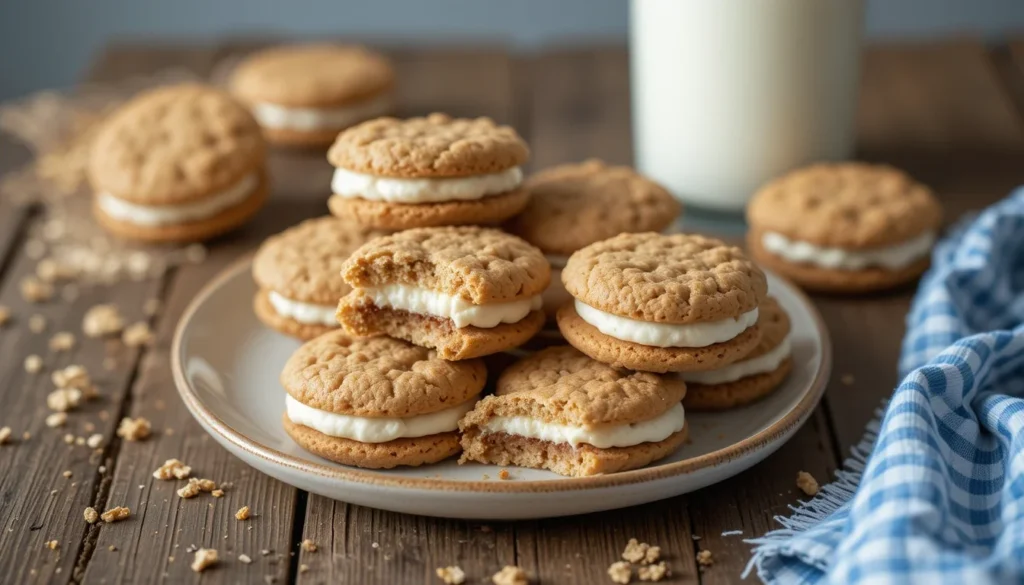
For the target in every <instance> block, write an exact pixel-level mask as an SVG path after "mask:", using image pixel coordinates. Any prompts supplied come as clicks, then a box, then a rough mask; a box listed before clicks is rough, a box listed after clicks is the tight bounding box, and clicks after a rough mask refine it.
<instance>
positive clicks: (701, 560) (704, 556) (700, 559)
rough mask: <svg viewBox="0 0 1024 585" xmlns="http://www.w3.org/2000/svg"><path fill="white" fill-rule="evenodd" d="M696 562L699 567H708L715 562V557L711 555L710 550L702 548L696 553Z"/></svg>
mask: <svg viewBox="0 0 1024 585" xmlns="http://www.w3.org/2000/svg"><path fill="white" fill-rule="evenodd" d="M697 564H698V565H700V566H701V567H710V566H711V565H713V564H715V559H713V558H712V556H711V551H709V550H702V551H699V552H698V553H697Z"/></svg>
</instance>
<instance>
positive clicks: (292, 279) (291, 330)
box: [252, 216, 379, 339]
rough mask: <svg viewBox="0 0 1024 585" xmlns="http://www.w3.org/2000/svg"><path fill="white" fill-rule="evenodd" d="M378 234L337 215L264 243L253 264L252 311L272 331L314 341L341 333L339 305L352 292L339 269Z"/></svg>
mask: <svg viewBox="0 0 1024 585" xmlns="http://www.w3.org/2000/svg"><path fill="white" fill-rule="evenodd" d="M376 235H379V234H377V233H374V232H368V231H366V230H364V229H363V228H362V227H360V226H358V225H356V224H354V223H351V222H346V221H343V220H341V219H338V218H336V217H334V216H327V217H319V218H316V219H310V220H306V221H304V222H302V223H300V224H299V225H297V226H295V227H292V228H289V229H287V230H285V231H283V232H281V233H280V234H277V235H275V236H271V237H270V238H268V239H267V241H265V242H263V245H262V246H260V249H259V251H258V252H256V257H255V259H254V260H253V264H252V276H253V280H255V281H256V284H257V285H259V287H260V290H259V291H257V293H256V297H255V298H254V300H253V309H254V310H255V312H256V316H257V317H259V319H260V321H263V323H264V324H266V325H268V326H269V327H271V328H273V329H276V330H277V331H280V332H281V333H284V334H285V335H291V336H292V337H298V338H299V339H312V338H314V337H316V336H318V335H322V334H324V333H327V332H328V331H330V330H332V329H337V328H338V321H337V319H335V318H334V313H335V311H337V309H338V300H339V299H341V297H343V296H345V295H346V294H348V292H349V291H350V290H352V289H351V288H349V286H348V285H347V284H345V281H344V280H343V279H342V278H341V267H342V265H343V264H344V263H345V260H347V259H348V256H349V254H351V253H352V252H353V251H354V250H355V249H356V248H358V247H359V246H361V245H363V244H365V243H366V242H368V241H369V240H370V239H371V238H373V237H374V236H376Z"/></svg>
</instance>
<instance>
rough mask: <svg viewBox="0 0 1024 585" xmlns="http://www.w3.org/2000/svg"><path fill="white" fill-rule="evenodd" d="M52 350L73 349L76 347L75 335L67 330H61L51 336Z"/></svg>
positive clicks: (50, 346) (50, 345) (50, 344)
mask: <svg viewBox="0 0 1024 585" xmlns="http://www.w3.org/2000/svg"><path fill="white" fill-rule="evenodd" d="M48 347H49V348H50V351H71V350H72V349H74V348H75V336H74V335H73V334H71V333H69V332H67V331H61V332H59V333H56V334H54V336H53V337H51V338H50V343H49V346H48Z"/></svg>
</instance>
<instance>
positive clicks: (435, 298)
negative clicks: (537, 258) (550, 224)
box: [362, 284, 543, 329]
mask: <svg viewBox="0 0 1024 585" xmlns="http://www.w3.org/2000/svg"><path fill="white" fill-rule="evenodd" d="M362 292H363V294H365V295H366V296H367V297H368V298H370V300H372V301H373V304H374V305H377V306H378V307H381V308H385V307H387V308H391V309H400V310H403V311H409V312H410V313H418V314H420V315H432V316H434V317H442V318H445V319H451V320H452V322H454V323H455V326H456V327H458V328H462V327H480V328H482V329H490V328H492V327H497V326H498V325H500V324H502V323H518V322H519V321H522V320H523V318H525V317H526V316H527V315H529V314H530V312H531V311H536V310H539V309H540V308H541V306H542V304H543V300H542V298H541V295H535V296H532V297H529V298H526V299H522V300H519V301H509V302H506V303H490V304H486V305H474V304H473V303H471V302H469V301H467V300H465V299H463V298H460V297H455V296H452V295H446V294H443V293H439V292H435V291H432V290H427V289H425V288H418V287H414V286H407V285H404V284H389V285H386V286H380V287H372V288H365V289H362Z"/></svg>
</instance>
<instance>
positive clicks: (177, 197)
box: [89, 84, 266, 205]
mask: <svg viewBox="0 0 1024 585" xmlns="http://www.w3.org/2000/svg"><path fill="white" fill-rule="evenodd" d="M265 151H266V146H265V144H264V142H263V137H262V136H261V135H260V129H259V126H258V125H257V124H256V120H254V119H253V118H252V116H251V115H249V112H248V111H247V110H246V109H245V108H244V107H243V106H242V105H241V104H239V103H238V102H236V101H235V100H234V98H232V97H231V96H229V95H228V94H226V93H224V92H222V91H220V90H217V89H214V88H212V87H208V86H204V85H199V84H183V85H173V86H168V87H162V88H159V89H154V90H151V91H148V92H145V93H143V94H141V95H139V96H137V97H135V98H134V99H132V100H130V101H129V102H128V103H126V104H124V105H123V106H121V107H120V108H119V109H118V110H117V111H116V112H114V113H113V114H112V115H111V116H110V118H109V119H107V120H106V121H105V122H104V123H103V127H102V128H101V129H100V131H99V134H98V135H97V136H96V140H95V142H94V143H93V146H92V149H91V152H92V154H91V157H90V160H89V178H90V181H91V182H92V186H93V189H94V190H95V191H96V192H103V193H110V194H112V195H114V196H115V197H118V198H120V199H124V200H126V201H131V202H135V203H140V204H143V205H174V204H178V203H185V202H189V201H194V200H197V199H202V198H204V197H206V196H207V195H210V194H213V193H216V192H218V191H223V190H224V189H226V188H229V187H232V186H234V185H235V184H237V183H238V182H239V181H240V180H242V179H243V178H244V177H245V176H246V175H249V174H250V173H253V172H255V171H256V170H257V169H258V168H259V167H262V166H263V162H264V158H265Z"/></svg>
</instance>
